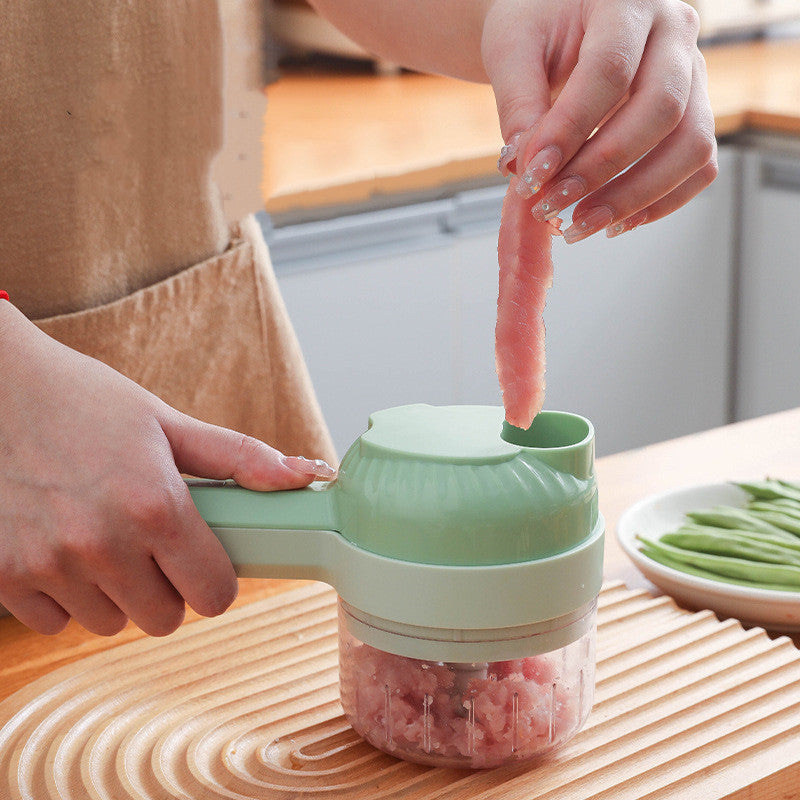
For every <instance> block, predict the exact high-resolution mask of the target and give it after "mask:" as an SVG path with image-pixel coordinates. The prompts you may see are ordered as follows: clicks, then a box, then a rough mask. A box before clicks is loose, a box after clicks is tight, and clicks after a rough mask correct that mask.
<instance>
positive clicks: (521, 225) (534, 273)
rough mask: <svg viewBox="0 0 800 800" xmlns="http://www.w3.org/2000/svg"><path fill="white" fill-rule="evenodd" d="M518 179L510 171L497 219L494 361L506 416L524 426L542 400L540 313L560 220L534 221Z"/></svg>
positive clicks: (550, 282)
mask: <svg viewBox="0 0 800 800" xmlns="http://www.w3.org/2000/svg"><path fill="white" fill-rule="evenodd" d="M517 182H518V178H516V177H514V176H513V175H512V177H511V181H510V183H509V185H508V191H507V192H506V196H505V200H504V201H503V212H502V217H501V220H500V236H499V239H498V245H497V257H498V262H499V265H500V291H499V294H498V297H497V327H496V328H495V364H496V367H497V376H498V378H499V379H500V389H501V391H502V393H503V405H504V407H505V411H506V419H507V420H508V422H510V423H511V424H512V425H516V426H517V427H518V428H528V427H530V425H531V423H532V422H533V418H534V417H535V416H536V415H537V414H538V413H539V412H540V411H541V410H542V405H543V403H544V387H545V381H544V370H545V352H544V320H543V318H542V313H543V312H544V305H545V295H546V293H547V290H548V289H549V288H550V287H551V286H552V285H553V259H552V256H551V249H552V241H553V235H554V234H556V233H558V224H556V223H549V222H538V221H537V220H535V219H534V218H533V217H532V216H531V213H530V211H531V207H532V206H533V204H534V198H523V197H521V196H520V195H519V193H518V192H517V191H516V184H517ZM559 222H560V221H559Z"/></svg>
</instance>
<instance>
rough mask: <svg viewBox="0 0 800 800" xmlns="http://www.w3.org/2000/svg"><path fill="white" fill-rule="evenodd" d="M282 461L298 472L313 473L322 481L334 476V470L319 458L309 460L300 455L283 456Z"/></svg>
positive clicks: (331, 478)
mask: <svg viewBox="0 0 800 800" xmlns="http://www.w3.org/2000/svg"><path fill="white" fill-rule="evenodd" d="M283 463H284V464H285V465H286V466H287V467H289V469H291V470H293V471H294V472H299V473H300V474H301V475H313V476H314V477H315V478H320V479H321V480H324V481H330V480H333V479H334V478H335V477H336V470H335V469H334V468H333V467H332V466H331V465H330V464H328V462H327V461H323V460H322V459H321V458H315V459H314V460H311V459H309V458H303V457H302V456H284V457H283Z"/></svg>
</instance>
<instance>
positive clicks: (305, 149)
mask: <svg viewBox="0 0 800 800" xmlns="http://www.w3.org/2000/svg"><path fill="white" fill-rule="evenodd" d="M703 53H704V55H705V58H706V62H707V64H708V72H709V92H710V95H711V101H712V106H713V109H714V114H715V119H716V130H717V135H718V136H728V135H731V134H735V133H740V132H743V131H747V130H759V131H771V132H775V131H777V132H782V133H790V134H800V69H798V65H799V64H800V41H796V40H771V41H758V42H747V43H741V44H735V45H724V46H723V45H718V46H709V47H706V48H704V50H703ZM267 96H268V108H267V114H266V126H265V134H264V182H263V193H264V198H265V204H266V208H267V211H269V212H270V213H273V214H281V213H287V212H292V211H296V210H298V209H309V208H320V207H325V206H339V205H350V204H360V203H365V202H367V201H368V200H370V199H371V198H373V197H374V196H375V195H381V194H398V193H409V192H410V193H413V192H422V191H431V190H435V189H436V188H437V187H440V186H447V185H457V184H459V183H461V182H467V181H471V180H481V179H491V178H493V177H496V176H497V173H496V162H497V156H498V153H499V149H500V145H501V144H502V141H501V138H500V131H499V127H498V124H497V116H496V110H495V104H494V96H493V94H492V91H491V88H490V87H489V86H485V85H480V84H471V83H466V82H463V81H458V80H454V79H450V78H443V77H439V76H432V75H419V74H402V75H398V76H395V77H384V76H375V75H364V74H350V75H341V74H339V75H336V74H290V75H286V76H284V77H282V78H281V79H280V80H279V81H278V82H277V83H275V84H273V85H272V86H270V87H269V88H268V90H267Z"/></svg>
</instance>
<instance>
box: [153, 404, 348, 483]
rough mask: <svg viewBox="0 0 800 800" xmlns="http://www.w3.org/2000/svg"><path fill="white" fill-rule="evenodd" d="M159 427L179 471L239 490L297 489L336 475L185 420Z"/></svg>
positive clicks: (173, 417) (317, 463)
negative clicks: (232, 482)
mask: <svg viewBox="0 0 800 800" xmlns="http://www.w3.org/2000/svg"><path fill="white" fill-rule="evenodd" d="M170 411H172V410H170ZM162 426H163V428H164V433H165V434H166V436H167V438H168V440H169V443H170V446H171V447H172V452H173V455H174V456H175V463H176V464H177V466H178V469H179V470H180V471H181V472H184V473H187V474H190V475H196V476H198V477H202V478H217V479H220V480H225V479H228V478H233V480H235V481H236V483H238V484H239V485H240V486H244V487H245V488H247V489H255V490H258V491H268V490H271V489H297V488H300V487H302V486H307V485H308V484H309V483H311V481H313V480H315V479H317V480H331V479H332V478H334V477H335V476H336V470H334V469H333V468H332V467H331V466H329V465H328V464H326V463H325V462H324V461H321V460H314V461H312V460H309V459H305V458H299V457H296V456H284V455H283V454H282V453H281V452H279V451H278V450H275V449H274V448H273V447H270V446H269V445H267V444H265V443H264V442H261V441H259V440H258V439H254V438H253V437H251V436H245V435H244V434H242V433H236V432H235V431H232V430H229V429H227V428H221V427H219V426H216V425H209V424H207V423H205V422H201V421H200V420H196V419H193V418H192V417H188V416H186V415H184V414H178V413H177V412H174V413H170V414H169V415H167V417H166V419H165V420H164V422H163V423H162Z"/></svg>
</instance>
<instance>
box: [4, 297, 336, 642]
mask: <svg viewBox="0 0 800 800" xmlns="http://www.w3.org/2000/svg"><path fill="white" fill-rule="evenodd" d="M0 374H2V376H3V379H2V383H1V384H0V603H2V604H3V605H4V606H6V608H8V610H9V611H10V612H11V613H12V614H14V615H15V616H16V617H17V618H18V619H19V620H20V621H22V622H23V623H25V624H26V625H28V626H30V627H31V628H34V629H35V630H37V631H39V632H41V633H50V634H51V633H57V632H58V631H60V630H62V629H63V628H64V626H65V625H66V624H67V622H68V621H69V618H70V617H74V618H75V619H76V620H77V621H78V622H79V623H81V624H82V625H83V626H84V627H86V628H87V629H88V630H90V631H93V632H94V633H98V634H103V635H111V634H114V633H116V632H118V631H119V630H121V629H122V628H123V627H124V625H125V624H126V622H127V620H128V618H130V619H132V620H133V621H134V622H135V623H136V624H137V625H138V626H139V627H140V628H141V629H142V630H143V631H145V632H147V633H149V634H153V635H156V636H159V635H165V634H168V633H171V632H172V631H173V630H175V628H177V626H178V625H179V624H180V623H181V621H182V620H183V616H184V601H186V602H188V603H189V605H190V606H191V607H192V608H193V609H194V610H195V611H197V612H198V613H200V614H203V615H205V616H215V615H217V614H220V613H222V612H223V611H224V610H225V609H226V608H227V607H228V606H229V605H230V604H231V602H232V601H233V600H234V598H235V597H236V593H237V581H236V575H235V573H234V570H233V567H232V566H231V563H230V560H229V559H228V556H227V554H226V553H225V551H224V550H223V548H222V545H221V544H220V543H219V541H218V540H217V538H216V537H215V536H214V534H213V533H212V532H211V530H210V529H209V528H208V526H207V525H206V524H205V522H204V521H203V519H202V518H201V517H200V515H199V513H198V512H197V509H196V508H195V506H194V504H193V503H192V500H191V497H190V495H189V491H188V489H187V487H186V485H185V483H184V481H183V480H182V478H181V475H180V473H181V472H185V473H189V474H193V475H197V476H201V477H209V478H233V479H235V480H236V481H237V482H238V483H240V484H241V485H243V486H246V487H248V488H251V489H290V488H297V487H301V486H305V485H307V484H308V483H310V482H311V480H313V479H314V478H315V477H331V476H332V471H331V470H330V468H327V469H325V467H326V466H327V465H323V464H321V463H318V462H310V461H306V460H305V459H297V458H288V459H287V458H284V457H283V456H282V455H281V454H280V453H279V452H278V451H276V450H273V449H272V448H270V447H268V446H267V445H266V444H264V443H262V442H259V441H258V440H256V439H252V438H250V437H247V436H244V435H242V434H238V433H235V432H233V431H231V430H227V429H224V428H219V427H215V426H212V425H207V424H205V423H203V422H200V421H198V420H195V419H192V418H191V417H188V416H186V415H184V414H181V413H179V412H178V411H176V410H175V409H173V408H171V407H169V406H167V405H166V404H165V403H163V402H161V401H160V400H159V399H158V398H156V397H155V396H154V395H152V394H150V393H149V392H147V391H145V390H144V389H142V388H141V387H140V386H138V385H137V384H135V383H133V382H132V381H130V380H128V379H127V378H125V377H123V376H122V375H120V374H119V373H118V372H115V371H114V370H112V369H111V368H109V367H107V366H106V365H104V364H101V363H100V362H99V361H96V360H94V359H91V358H88V357H86V356H83V355H81V354H79V353H77V352H75V351H73V350H70V349H69V348H67V347H64V346H63V345H61V344H58V343H57V342H55V341H54V340H52V339H50V338H49V337H48V336H46V335H45V334H43V333H42V332H41V331H39V330H38V328H36V327H35V326H34V325H33V324H32V323H30V322H28V320H26V319H25V318H24V317H23V316H22V314H20V313H19V312H18V311H17V310H16V309H15V308H14V307H13V306H12V305H11V303H9V302H7V301H1V302H0Z"/></svg>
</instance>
